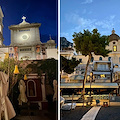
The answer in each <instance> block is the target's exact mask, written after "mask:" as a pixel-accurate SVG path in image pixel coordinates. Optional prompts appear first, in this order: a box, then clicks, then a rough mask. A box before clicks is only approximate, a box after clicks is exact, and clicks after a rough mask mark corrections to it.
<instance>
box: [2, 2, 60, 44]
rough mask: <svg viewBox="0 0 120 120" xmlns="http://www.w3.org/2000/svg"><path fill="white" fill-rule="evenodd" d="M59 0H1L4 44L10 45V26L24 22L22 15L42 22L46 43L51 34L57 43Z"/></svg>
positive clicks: (42, 32)
mask: <svg viewBox="0 0 120 120" xmlns="http://www.w3.org/2000/svg"><path fill="white" fill-rule="evenodd" d="M57 1H58V0H0V6H1V8H2V11H3V14H4V18H3V25H4V28H3V37H4V44H5V45H10V30H9V29H8V26H10V25H17V24H19V23H21V22H22V16H25V17H26V21H27V22H29V23H41V27H40V29H39V30H40V36H41V41H42V42H43V43H44V42H46V41H48V40H49V35H51V37H52V39H54V40H55V41H56V43H57V32H58V31H57V26H58V25H57V24H58V22H57V21H58V3H57Z"/></svg>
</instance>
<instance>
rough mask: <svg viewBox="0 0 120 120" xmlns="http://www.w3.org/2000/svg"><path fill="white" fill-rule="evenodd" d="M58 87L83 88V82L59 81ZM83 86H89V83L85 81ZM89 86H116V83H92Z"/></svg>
mask: <svg viewBox="0 0 120 120" xmlns="http://www.w3.org/2000/svg"><path fill="white" fill-rule="evenodd" d="M60 88H83V83H61V85H60ZM85 88H90V83H86V84H85ZM91 88H118V84H117V83H92V84H91Z"/></svg>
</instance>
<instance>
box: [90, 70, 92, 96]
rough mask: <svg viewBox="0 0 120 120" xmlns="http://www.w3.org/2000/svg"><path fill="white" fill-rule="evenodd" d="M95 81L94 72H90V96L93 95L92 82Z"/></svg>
mask: <svg viewBox="0 0 120 120" xmlns="http://www.w3.org/2000/svg"><path fill="white" fill-rule="evenodd" d="M92 81H93V72H91V73H90V96H91V83H92Z"/></svg>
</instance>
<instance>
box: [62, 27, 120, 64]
mask: <svg viewBox="0 0 120 120" xmlns="http://www.w3.org/2000/svg"><path fill="white" fill-rule="evenodd" d="M73 49H74V48H73ZM106 49H109V50H111V51H112V52H110V53H109V55H108V57H102V56H100V55H95V54H94V53H93V54H92V55H93V57H92V59H91V63H93V61H99V60H100V61H110V60H111V58H112V63H113V64H120V37H119V36H118V35H117V34H115V30H114V29H113V30H112V34H111V35H110V36H109V45H108V46H106ZM60 54H61V55H62V56H63V57H66V58H67V59H70V58H72V57H74V58H76V60H79V61H80V63H82V64H86V63H87V60H88V56H86V57H85V56H83V55H82V54H81V53H79V54H76V55H75V54H74V51H73V50H63V51H61V53H60Z"/></svg>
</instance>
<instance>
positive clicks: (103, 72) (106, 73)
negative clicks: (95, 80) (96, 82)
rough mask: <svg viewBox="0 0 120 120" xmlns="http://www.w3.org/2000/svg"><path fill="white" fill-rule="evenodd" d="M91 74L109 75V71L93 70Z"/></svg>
mask: <svg viewBox="0 0 120 120" xmlns="http://www.w3.org/2000/svg"><path fill="white" fill-rule="evenodd" d="M93 74H94V75H101V74H105V75H109V74H110V72H105V71H100V72H93Z"/></svg>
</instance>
